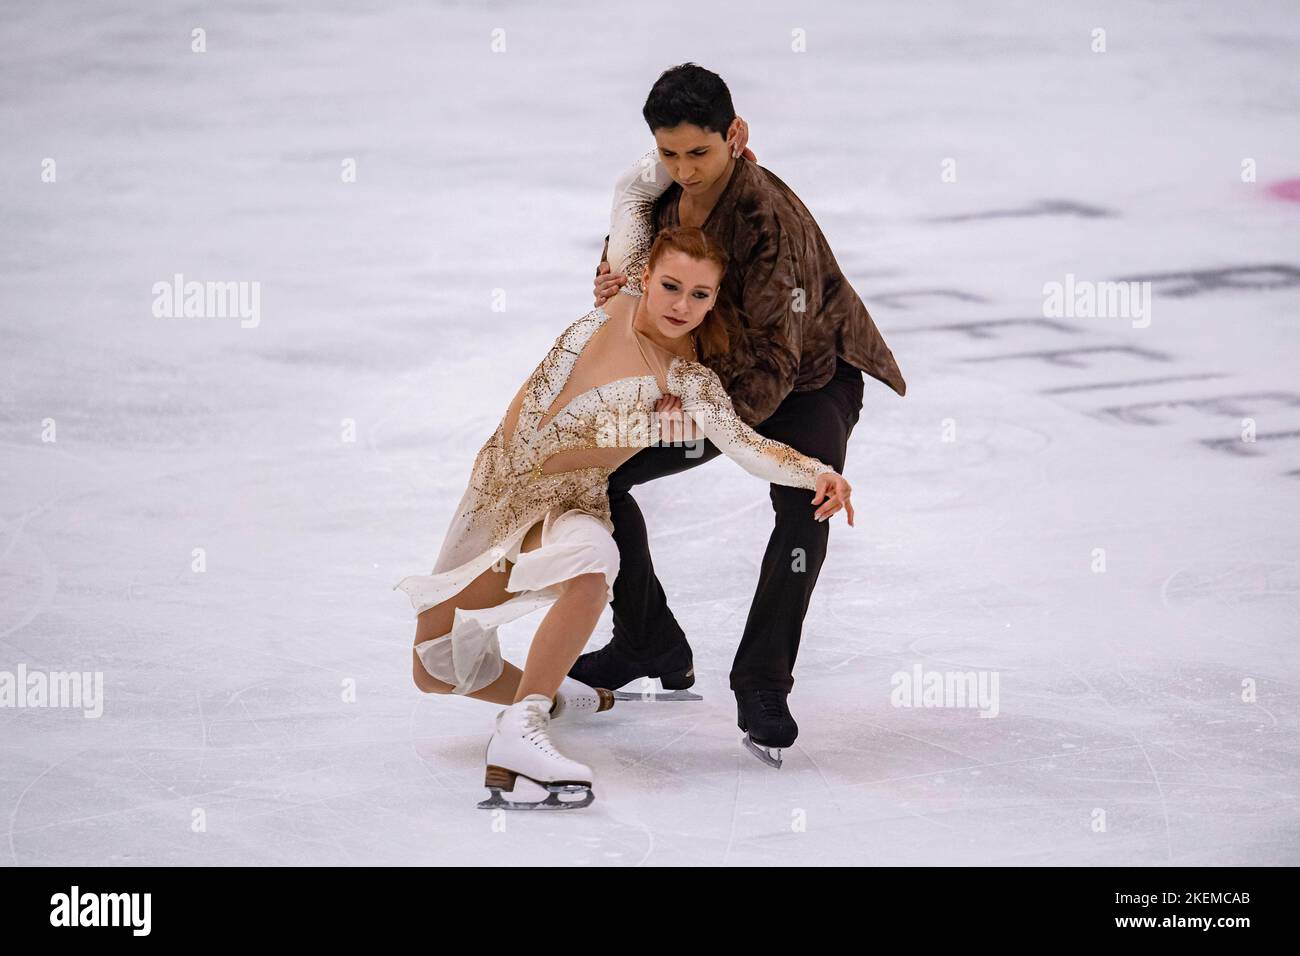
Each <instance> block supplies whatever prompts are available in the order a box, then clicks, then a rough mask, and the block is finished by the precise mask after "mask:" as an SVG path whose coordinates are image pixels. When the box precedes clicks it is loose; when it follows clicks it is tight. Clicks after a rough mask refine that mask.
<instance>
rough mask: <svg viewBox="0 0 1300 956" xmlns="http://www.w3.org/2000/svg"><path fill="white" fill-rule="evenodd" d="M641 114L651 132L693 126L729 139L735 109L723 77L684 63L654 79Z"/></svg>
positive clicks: (700, 67)
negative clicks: (689, 124) (729, 129)
mask: <svg viewBox="0 0 1300 956" xmlns="http://www.w3.org/2000/svg"><path fill="white" fill-rule="evenodd" d="M641 115H642V116H644V117H645V121H646V123H647V124H648V125H649V126H650V132H651V133H653V132H654V131H655V130H657V129H665V128H666V129H671V128H672V127H674V126H680V125H681V124H682V123H691V124H692V125H694V126H699V127H700V128H702V129H706V130H709V131H711V132H714V133H717V134H718V135H719V136H721V137H722V138H723V139H726V138H727V128H728V127H729V126H730V125H731V121H732V120H733V119H735V118H736V110H735V107H733V106H732V105H731V90H729V89H727V84H726V83H724V82H722V77H720V76H718V74H716V73H714V72H713V71H712V70H706V69H705V68H704V67H702V66H697V65H696V64H694V63H683V64H681V65H680V66H674V67H672V68H671V69H668V70H665V71H664V72H663V74H662V75H661V76H660V77H659V79H657V80H655V85H654V86H652V87H651V88H650V95H649V96H648V97H646V101H645V106H643V107H642V108H641Z"/></svg>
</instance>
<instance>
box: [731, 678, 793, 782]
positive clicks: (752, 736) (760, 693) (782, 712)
mask: <svg viewBox="0 0 1300 956" xmlns="http://www.w3.org/2000/svg"><path fill="white" fill-rule="evenodd" d="M788 696H790V695H789V694H788V693H787V692H786V691H783V690H738V691H736V723H737V724H738V725H739V727H740V729H741V730H743V731H745V746H746V747H747V748H749V752H750V753H752V754H753V755H754V756H755V757H757V758H758V759H759V760H761V761H763V763H765V764H767V765H768V766H769V767H777V768H779V767H780V766H781V748H783V747H792V746H794V742H795V738H797V737H798V736H799V725H798V724H796V723H795V722H794V718H793V717H791V716H790V708H789V707H787V706H786V703H785V699H786V698H787V697H788Z"/></svg>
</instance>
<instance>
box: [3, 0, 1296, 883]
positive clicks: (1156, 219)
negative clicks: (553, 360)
mask: <svg viewBox="0 0 1300 956" xmlns="http://www.w3.org/2000/svg"><path fill="white" fill-rule="evenodd" d="M378 6H379V7H380V9H376V10H373V11H368V12H360V11H359V10H358V9H357V7H356V5H353V4H349V3H342V2H336V3H333V4H329V5H325V4H290V3H285V2H283V0H279V2H274V3H251V2H249V3H240V4H194V3H189V4H187V3H175V4H165V5H164V4H158V5H157V7H156V9H152V10H151V9H149V8H148V7H147V6H146V5H143V4H134V3H90V2H83V3H80V4H9V5H6V7H5V9H4V11H3V13H0V79H2V81H3V82H2V83H0V224H2V226H0V228H2V229H3V243H2V244H0V359H2V361H0V367H2V368H3V373H4V375H3V389H0V402H2V404H0V441H2V442H3V464H2V467H0V508H2V512H0V514H2V520H3V534H2V536H0V671H8V672H14V673H16V672H17V669H18V668H19V667H22V668H25V669H26V671H29V672H30V671H44V672H57V671H77V672H101V673H102V674H103V682H104V686H103V714H102V716H100V717H98V718H87V717H86V716H84V715H83V713H82V712H81V711H79V710H75V709H70V708H62V709H54V708H35V707H17V706H14V707H10V708H5V709H0V860H3V861H4V862H5V863H7V864H9V865H46V864H110V865H112V864H141V863H147V864H166V865H177V864H182V865H223V864H236V863H254V864H264V865H280V864H303V863H308V864H375V863H377V864H426V865H447V864H547V865H559V866H566V865H579V866H581V865H637V864H645V865H664V864H705V865H743V864H758V865H777V864H788V863H812V864H836V863H865V864H976V863H979V864H1000V865H1043V864H1064V863H1074V864H1124V865H1128V864H1135V865H1167V864H1173V865H1189V866H1202V865H1237V864H1291V865H1295V864H1297V863H1300V813H1298V811H1300V805H1298V802H1297V795H1298V794H1300V698H1298V696H1297V690H1298V685H1300V667H1298V666H1297V662H1298V660H1300V655H1298V654H1297V638H1300V531H1298V530H1297V529H1298V527H1300V504H1298V503H1300V374H1298V371H1300V315H1298V311H1300V310H1298V309H1297V304H1298V301H1300V243H1297V235H1298V234H1300V202H1297V201H1295V200H1296V199H1297V198H1300V189H1297V188H1296V182H1295V181H1296V180H1297V178H1298V177H1300V130H1298V126H1297V118H1298V117H1300V93H1298V92H1297V86H1296V83H1295V67H1294V65H1295V63H1296V62H1297V59H1300V14H1298V13H1297V10H1296V8H1295V7H1294V5H1292V4H1288V3H1283V2H1276V3H1259V2H1252V3H1236V4H1227V3H1224V4H1213V3H1207V4H1177V5H1174V4H1165V3H1114V4H1090V3H1078V4H1070V5H1057V4H1039V3H1032V2H1025V3H1007V4H1001V5H1000V6H999V7H998V8H997V9H996V10H980V11H978V12H977V11H976V10H975V9H974V8H973V7H971V6H970V5H967V4H961V3H957V2H951V3H935V4H926V5H918V4H898V5H894V6H885V5H867V4H856V3H854V4H849V3H845V4H818V5H815V6H806V5H803V4H795V3H763V4H758V3H754V2H744V3H740V2H736V3H727V4H710V5H708V7H707V8H704V7H701V6H700V5H698V4H695V3H689V2H661V3H658V4H654V5H652V6H649V7H647V6H643V5H642V6H638V5H632V4H625V5H620V4H590V5H579V4H567V5H566V4H554V3H548V4H545V5H541V4H528V3H522V2H515V3H491V4H482V5H476V4H468V3H464V4H459V3H447V4H440V5H433V4H427V3H415V2H409V3H387V4H383V5H378ZM709 18H713V19H714V20H715V21H716V22H709ZM196 28H202V29H203V30H204V31H205V36H206V52H204V53H195V52H192V50H191V44H192V42H193V40H192V31H193V30H195V29H196ZM1099 28H1100V29H1103V30H1104V31H1105V51H1104V52H1094V50H1093V47H1094V44H1095V42H1096V34H1094V31H1095V30H1097V29H1099ZM494 31H502V32H500V33H494ZM799 31H802V32H799ZM800 38H803V41H804V42H805V43H806V51H805V52H796V51H795V50H794V49H792V45H798V43H799V40H800ZM494 42H495V43H496V45H497V47H498V49H499V48H500V45H501V43H504V45H505V48H504V50H503V51H499V52H493V45H494ZM687 60H694V61H696V62H698V63H701V64H702V65H705V66H707V67H709V68H710V69H713V70H716V71H717V72H719V73H720V74H721V75H722V76H723V77H724V79H726V81H727V82H728V84H729V85H730V87H731V90H732V94H733V97H734V99H735V103H736V108H737V111H738V112H739V114H740V115H742V116H743V117H745V119H746V120H747V121H748V122H749V124H750V129H751V142H750V145H751V146H752V148H753V149H754V151H755V153H756V154H757V156H758V161H759V163H760V164H762V165H764V166H766V167H768V168H769V169H771V170H772V171H774V172H775V173H776V174H777V175H778V176H780V177H781V178H782V179H783V180H784V181H785V182H786V183H787V184H788V185H790V186H791V187H792V188H793V189H794V190H795V191H796V192H797V193H798V194H799V195H800V197H801V198H802V199H803V200H804V202H805V203H806V204H807V205H808V207H809V208H810V209H811V210H812V212H813V213H814V215H815V216H816V217H817V219H818V221H819V223H820V224H821V226H822V228H823V230H824V232H825V233H826V235H827V237H828V239H829V240H830V243H831V246H832V248H833V249H834V250H835V253H836V255H837V257H838V259H839V262H840V264H841V266H842V267H843V269H844V271H845V274H846V275H847V276H848V278H849V279H850V281H851V282H852V283H853V285H854V287H855V288H856V289H857V291H858V292H859V294H860V295H861V296H862V298H863V300H864V301H865V302H866V304H867V306H868V308H870V310H871V311H872V314H873V315H874V317H875V319H876V321H877V323H878V324H879V325H880V327H881V329H882V331H883V333H884V335H885V338H886V340H887V341H888V342H889V344H890V345H891V347H892V348H893V351H894V353H895V356H896V357H897V359H898V362H899V365H900V367H901V368H902V371H903V374H904V375H905V377H906V378H907V381H908V394H907V396H906V397H905V398H899V397H898V396H896V395H895V394H894V393H892V392H891V391H890V390H889V389H888V388H886V387H885V386H883V385H881V384H879V383H877V382H875V381H873V380H868V382H867V386H866V394H865V404H864V408H863V412H862V417H861V420H860V422H859V424H858V426H857V428H856V430H855V432H854V434H853V437H852V440H851V442H850V446H849V454H848V465H847V468H846V474H847V477H848V478H849V479H850V481H852V482H853V484H854V488H855V495H854V498H855V501H856V504H857V527H856V528H853V529H850V528H848V526H847V525H846V524H845V523H844V522H843V519H842V517H837V518H836V519H835V524H834V526H833V528H832V536H831V548H830V554H829V557H828V559H827V562H826V565H825V568H824V569H823V572H822V576H821V579H820V581H819V584H818V588H817V592H816V595H815V597H814V600H813V604H812V607H811V609H810V611H809V614H808V618H807V622H806V627H805V630H804V637H803V643H802V647H801V653H800V656H799V661H798V666H797V668H796V671H795V677H796V684H795V689H794V692H793V694H792V695H791V698H790V704H791V708H792V710H793V713H794V715H795V717H796V718H797V719H798V721H799V724H800V728H801V734H800V738H799V741H798V744H797V746H796V747H794V748H793V749H792V750H790V751H787V753H786V758H787V759H786V762H785V766H784V767H783V768H782V769H781V770H779V771H773V770H771V769H769V768H767V767H764V766H763V765H761V764H760V763H759V762H758V761H756V760H755V759H753V757H751V756H750V755H748V754H747V753H746V752H745V751H744V750H743V748H742V747H741V745H740V734H739V731H738V730H737V729H736V726H735V709H734V701H733V698H732V695H731V693H730V691H729V690H728V687H727V672H728V669H729V667H730V663H731V658H732V654H733V652H734V650H735V647H736V644H737V642H738V640H739V636H740V632H741V629H742V627H743V624H744V619H745V615H746V612H747V609H748V606H749V601H750V598H751V596H752V593H753V588H754V584H755V580H756V575H757V567H758V562H759V559H760V557H761V553H762V548H763V545H764V542H765V541H766V537H767V533H768V531H769V529H770V521H771V517H770V516H771V510H770V505H769V502H768V497H767V488H766V487H765V486H764V485H763V484H761V483H760V482H758V481H757V480H755V479H753V478H751V477H749V476H748V475H746V474H745V473H744V472H743V471H741V469H739V468H738V467H737V466H736V465H734V464H733V463H731V462H729V461H726V460H718V461H715V462H712V463H710V464H709V465H707V466H706V468H705V469H700V470H697V471H694V472H688V473H686V474H685V475H681V476H677V477H675V478H671V479H664V480H661V481H658V482H656V483H654V484H652V485H651V486H649V487H645V488H643V489H641V490H640V491H639V492H638V494H637V497H638V500H639V501H640V503H641V505H642V508H643V509H644V511H645V512H646V514H647V518H648V521H649V524H650V527H651V531H652V535H653V540H652V547H653V550H654V555H655V560H656V564H657V567H658V569H659V572H660V576H661V578H662V580H663V583H664V586H665V588H666V589H667V591H668V593H669V595H670V598H671V604H672V607H673V609H674V611H675V613H676V614H677V616H678V618H679V619H680V620H681V622H682V623H683V626H684V627H685V629H686V631H687V634H688V637H689V638H690V640H691V642H692V644H693V646H694V649H695V654H696V666H697V671H698V673H699V682H698V684H697V685H696V689H697V690H699V691H701V692H702V693H703V694H704V697H705V700H704V702H703V703H700V704H677V705H650V704H639V703H633V704H620V705H619V706H618V707H616V708H615V710H614V711H612V712H610V713H608V714H602V715H600V716H599V717H598V718H593V719H591V720H590V721H589V722H587V723H582V724H580V723H569V724H565V725H560V724H557V725H556V726H555V731H554V732H555V738H556V742H557V744H558V745H559V746H560V747H561V749H562V750H564V751H565V752H566V753H568V754H569V755H571V756H573V757H575V758H577V759H580V760H582V761H584V762H587V763H589V764H591V765H592V766H593V768H594V770H595V773H596V781H597V794H598V796H597V800H596V803H595V804H593V805H592V806H591V807H590V808H589V809H587V810H585V811H580V812H577V813H567V814H550V815H546V814H531V815H523V814H515V815H512V816H509V817H508V818H506V819H504V825H503V821H502V820H501V819H500V818H498V817H494V816H493V815H492V814H489V813H485V812H483V811H479V810H476V809H475V803H476V801H478V800H479V799H481V798H482V797H483V796H484V792H483V790H482V786H481V784H482V774H483V750H484V746H485V744H486V741H487V737H488V734H489V733H490V728H491V720H492V715H493V714H494V713H495V708H492V707H490V706H489V705H485V704H481V703H478V702H476V701H472V700H467V699H463V698H454V699H449V698H441V697H424V696H422V695H421V694H419V693H418V692H417V691H416V690H415V688H414V687H413V686H412V684H411V680H410V654H409V651H408V647H409V645H410V642H411V638H412V633H413V626H414V622H413V615H412V611H411V608H410V604H409V601H408V600H407V599H406V597H405V596H404V595H402V594H401V593H400V592H396V591H393V590H391V588H392V586H393V584H394V583H395V582H396V581H397V579H398V578H400V577H401V576H403V575H406V574H411V573H422V572H425V571H427V570H428V569H429V568H430V567H432V564H433V560H434V557H435V556H436V553H437V549H438V545H439V543H440V541H441V536H442V533H443V531H444V529H445V528H446V525H447V522H448V521H449V519H450V517H451V511H452V508H453V506H454V505H455V503H456V501H457V500H458V498H459V496H460V493H461V491H462V490H463V488H464V482H465V480H466V478H467V476H468V471H469V465H470V463H471V461H472V458H473V455H474V453H475V451H476V450H477V449H478V447H479V445H480V444H481V443H482V441H483V439H484V438H486V437H487V435H488V434H489V433H490V431H491V430H492V428H493V427H494V426H495V424H496V422H497V421H498V420H499V419H500V417H501V414H502V413H503V411H504V409H505V406H506V404H507V402H508V401H509V399H510V398H511V396H512V395H513V394H514V391H515V389H516V387H517V385H518V383H519V382H520V381H521V380H522V379H523V377H524V376H525V375H526V374H527V373H528V372H529V371H530V370H531V369H532V368H533V366H534V365H535V364H536V363H537V361H538V360H539V359H540V358H541V356H542V354H543V353H544V352H545V350H546V349H547V348H548V347H549V346H550V344H551V343H552V341H553V340H554V338H555V336H556V335H557V334H558V333H559V331H560V330H561V329H563V328H564V327H565V326H566V325H567V324H568V323H569V322H571V321H572V320H573V319H575V318H576V317H578V316H579V315H581V314H583V313H584V312H586V311H588V310H589V309H590V308H591V294H590V289H591V282H590V277H591V273H592V270H593V269H594V267H595V263H596V261H597V260H598V259H599V253H600V247H601V241H602V239H603V237H604V234H605V232H606V225H607V216H608V210H609V200H610V195H611V190H612V184H613V181H614V177H615V176H616V175H617V174H618V173H619V172H620V171H622V170H623V169H624V168H626V167H627V166H628V165H629V164H630V163H631V162H633V161H634V160H635V159H636V158H637V157H638V156H639V155H640V154H641V153H642V152H644V150H645V149H647V148H648V147H649V146H650V145H652V143H651V140H650V137H649V133H648V131H647V129H646V127H645V124H644V122H643V121H642V119H641V117H640V109H641V105H642V103H643V101H644V98H645V95H646V93H647V92H648V90H649V88H650V85H651V84H652V83H653V82H654V80H655V78H656V77H657V76H658V75H659V73H660V72H661V71H662V70H664V69H666V68H667V67H669V66H671V65H674V64H677V63H681V62H684V61H687ZM50 160H52V161H53V165H51V164H50V163H49V162H48V161H50ZM949 160H950V161H951V162H949V163H945V161H949ZM349 161H352V162H354V163H355V170H356V181H355V182H345V181H343V179H344V176H343V174H342V173H341V170H343V169H344V165H345V164H346V163H348V162H349ZM1252 169H1253V170H1254V171H1255V176H1254V179H1253V181H1251V176H1250V175H1249V174H1248V173H1247V174H1245V175H1243V170H1252ZM47 170H55V171H56V176H55V180H54V181H53V182H48V181H44V179H45V178H47V177H46V173H47ZM945 171H948V172H949V175H947V176H945V175H944V173H945ZM953 171H955V174H956V175H955V181H945V180H952V178H953V177H952V175H951V172H953ZM1243 180H1245V181H1243ZM176 274H182V275H183V276H184V277H185V279H186V280H198V281H237V282H246V283H252V282H257V283H260V290H261V300H260V314H259V321H258V322H257V324H256V325H255V326H252V327H244V325H246V324H247V323H241V321H240V320H239V319H238V318H235V317H224V318H223V317H214V316H209V317H205V318H159V317H156V316H155V315H154V314H153V311H152V306H153V302H154V298H155V296H154V293H153V292H152V291H151V290H152V288H153V286H154V284H155V283H157V282H160V281H162V282H168V281H171V279H172V277H173V276H174V275H176ZM1067 276H1074V277H1075V279H1076V280H1080V281H1083V280H1086V281H1094V282H1096V281H1107V280H1119V279H1124V280H1132V281H1150V282H1151V283H1152V285H1151V290H1152V308H1151V312H1150V320H1151V321H1150V323H1149V325H1147V326H1146V327H1140V323H1138V322H1136V321H1134V320H1131V319H1129V318H1123V317H1074V318H1060V319H1050V320H1049V319H1045V318H1044V315H1043V311H1044V285H1045V283H1050V282H1065V281H1066V277H1067ZM494 290H502V292H501V293H494ZM494 294H496V295H497V296H498V298H497V299H495V300H494ZM502 294H503V295H504V300H502V299H501V298H500V295H502ZM494 301H496V302H498V303H499V302H500V301H504V303H505V310H504V311H494V309H493V303H494ZM1247 420H1248V421H1247ZM1250 428H1254V430H1255V439H1256V440H1255V441H1254V442H1248V441H1244V440H1243V439H1242V435H1243V430H1248V429H1250ZM51 437H54V438H55V439H56V440H54V441H51V440H49V438H51ZM353 437H354V438H355V440H349V439H352V438H353ZM705 479H707V480H705ZM1099 549H1100V550H1099ZM1102 560H1104V571H1103V570H1100V567H1101V565H1100V564H1099V562H1100V561H1102ZM196 561H201V562H202V566H203V567H204V570H203V571H202V573H198V572H196V571H195V570H194V568H195V566H196V565H195V562H196ZM538 620H540V615H535V616H533V617H531V618H527V619H525V620H523V621H520V622H516V624H514V625H511V626H510V628H509V629H507V630H506V631H505V632H503V643H504V644H505V646H506V648H507V651H508V656H510V657H512V658H513V659H515V660H522V652H523V650H524V649H525V648H526V647H527V642H528V639H529V636H530V634H531V628H532V627H534V626H535V625H536V622H537V621H538ZM608 635H609V619H608V611H607V612H606V615H605V618H604V619H603V620H602V622H601V624H600V625H599V627H598V628H597V631H596V634H595V636H594V637H593V640H592V644H591V646H592V647H598V646H600V645H602V644H604V643H605V642H606V641H607V640H608ZM917 668H920V669H921V670H922V671H923V672H925V673H932V672H941V673H947V672H963V673H965V672H975V673H980V674H984V675H996V677H997V679H998V688H999V697H998V708H997V713H996V716H991V717H984V716H981V715H980V713H979V712H978V711H977V710H975V709H972V708H970V707H965V708H961V707H900V706H894V705H893V704H892V703H891V690H892V686H893V683H892V682H893V678H894V675H896V674H899V673H906V674H912V673H914V672H915V670H916V669H917Z"/></svg>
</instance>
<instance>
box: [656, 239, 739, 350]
mask: <svg viewBox="0 0 1300 956" xmlns="http://www.w3.org/2000/svg"><path fill="white" fill-rule="evenodd" d="M721 279H722V270H721V269H720V268H719V267H718V265H717V264H716V263H713V262H710V261H709V260H708V259H693V258H691V257H690V256H688V255H686V253H684V252H681V251H679V250H677V249H670V250H668V251H667V252H665V253H664V254H663V255H661V256H660V257H659V262H658V263H657V264H656V265H655V270H654V272H653V273H651V272H650V270H649V268H647V269H646V270H645V272H644V273H643V276H642V280H641V287H642V289H644V295H645V308H646V315H647V316H648V317H649V319H650V321H651V322H653V323H654V327H655V328H656V329H657V330H658V331H659V332H660V333H661V334H662V335H664V336H665V337H666V338H672V339H675V338H680V337H681V336H683V335H689V334H690V333H691V332H692V331H694V330H695V329H696V328H698V327H699V325H700V323H701V322H703V321H704V317H705V316H706V315H708V312H709V309H711V308H713V303H714V302H715V301H717V298H718V283H719V282H720V281H721Z"/></svg>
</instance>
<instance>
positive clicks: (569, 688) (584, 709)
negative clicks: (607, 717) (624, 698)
mask: <svg viewBox="0 0 1300 956" xmlns="http://www.w3.org/2000/svg"><path fill="white" fill-rule="evenodd" d="M613 706H614V693H613V691H608V690H605V688H603V687H588V686H587V685H586V684H584V683H582V681H577V680H574V679H573V678H572V677H566V678H564V682H563V683H562V684H560V689H559V690H557V691H556V692H555V706H554V707H552V708H551V720H555V719H556V718H557V717H560V716H562V715H564V714H568V715H570V716H576V715H578V714H598V713H600V712H601V711H602V710H609V709H610V708H611V707H613Z"/></svg>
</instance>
